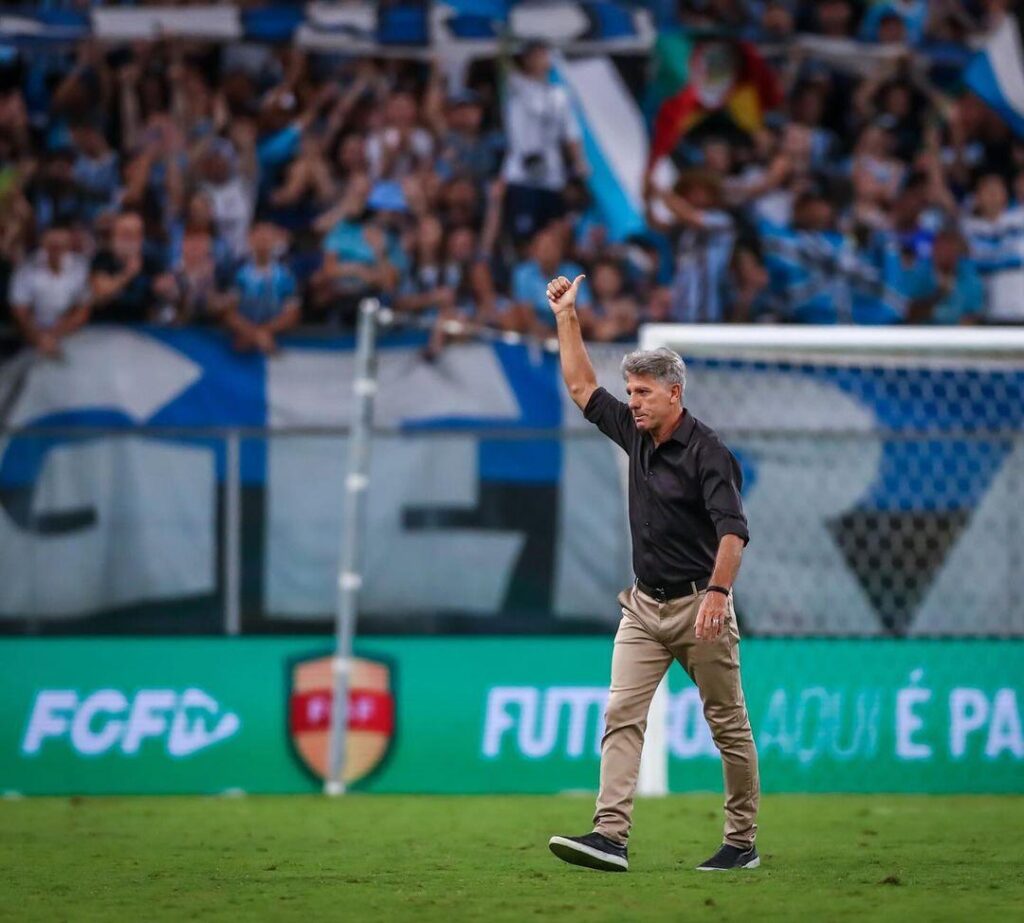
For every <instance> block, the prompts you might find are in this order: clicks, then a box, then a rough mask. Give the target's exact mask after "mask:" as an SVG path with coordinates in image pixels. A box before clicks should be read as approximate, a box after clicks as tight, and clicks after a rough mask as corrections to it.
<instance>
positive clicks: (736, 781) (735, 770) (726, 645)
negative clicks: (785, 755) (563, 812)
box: [594, 586, 760, 848]
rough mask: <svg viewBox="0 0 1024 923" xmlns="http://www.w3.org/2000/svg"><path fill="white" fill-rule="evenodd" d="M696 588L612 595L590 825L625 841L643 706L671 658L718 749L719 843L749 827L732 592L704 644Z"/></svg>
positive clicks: (750, 753) (752, 784)
mask: <svg viewBox="0 0 1024 923" xmlns="http://www.w3.org/2000/svg"><path fill="white" fill-rule="evenodd" d="M704 595H705V594H704V593H703V592H701V593H697V594H695V595H693V596H687V597H683V598H682V599H672V600H669V601H668V602H664V603H660V602H658V601H657V600H656V599H653V598H652V597H650V596H648V595H647V594H646V593H642V592H641V591H640V590H638V589H637V588H636V587H635V586H634V587H631V588H630V589H628V590H624V591H623V592H622V593H620V594H619V604H620V605H621V606H622V621H621V622H620V623H619V630H618V632H617V633H616V635H615V647H614V650H613V652H612V684H611V690H610V693H609V696H608V707H607V710H606V712H605V731H604V737H603V738H602V740H601V789H600V792H599V793H598V797H597V810H596V813H595V814H594V829H595V830H596V831H597V832H598V833H601V834H603V835H604V836H606V837H608V839H610V840H614V841H615V842H616V843H625V842H626V840H627V839H628V837H629V829H630V826H631V824H632V817H633V795H634V793H635V791H636V780H637V774H638V773H639V770H640V751H641V749H642V747H643V741H644V731H645V730H646V728H647V711H648V709H649V707H650V704H651V699H652V698H653V697H654V692H655V690H656V689H657V688H658V684H659V683H660V682H661V679H662V677H663V676H664V675H665V671H666V670H668V668H669V665H670V664H671V663H672V660H673V658H674V659H676V660H678V661H679V662H680V663H681V664H682V666H683V669H684V670H686V672H687V673H688V674H689V675H690V679H692V680H693V681H694V683H695V684H696V686H697V689H698V690H699V692H700V699H701V702H702V703H703V705H704V717H705V718H706V719H707V722H708V726H709V727H710V729H711V734H712V737H713V738H714V741H715V746H716V747H717V748H718V750H719V752H720V753H721V755H722V770H723V775H724V776H725V837H724V842H726V843H729V844H730V845H732V846H739V847H743V848H746V847H748V846H749V845H750V844H751V843H753V842H754V836H755V834H756V832H757V822H756V820H757V805H758V799H759V797H760V782H759V780H758V774H757V750H756V749H755V748H754V737H753V734H751V731H750V719H749V718H748V717H747V705H746V702H745V700H744V698H743V687H742V686H741V685H740V656H739V640H740V636H739V630H738V629H737V627H736V613H735V610H734V609H733V605H732V597H731V596H730V597H729V603H728V610H727V611H728V625H727V626H726V628H725V629H723V631H722V634H721V635H719V637H718V638H717V639H716V640H715V641H712V642H707V641H698V640H697V638H696V635H695V634H694V623H695V622H696V619H697V611H698V609H699V608H700V604H701V602H702V600H703V599H704Z"/></svg>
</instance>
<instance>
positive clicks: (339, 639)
mask: <svg viewBox="0 0 1024 923" xmlns="http://www.w3.org/2000/svg"><path fill="white" fill-rule="evenodd" d="M379 309H380V302H379V301H377V300H376V299H375V298H367V299H365V300H364V301H362V302H361V303H360V305H359V324H358V328H357V331H356V368H355V381H354V382H353V384H352V387H353V391H354V392H355V403H354V409H353V414H352V426H351V429H350V430H349V437H348V438H349V444H348V473H347V475H346V477H345V508H344V510H343V511H342V522H341V549H340V552H339V564H338V592H337V611H336V621H335V650H334V657H333V658H332V660H331V668H332V670H331V672H332V674H333V679H334V683H333V686H334V698H333V702H332V706H331V737H330V760H329V763H328V772H327V779H326V781H325V783H324V791H325V792H326V794H328V795H342V794H344V793H345V754H346V737H347V732H348V691H349V674H350V673H351V669H352V642H353V639H354V638H355V633H356V616H357V609H356V604H357V601H358V595H359V588H360V587H361V586H362V583H363V578H362V574H361V573H360V571H359V551H360V547H359V540H360V538H361V537H362V532H363V515H364V513H365V510H366V488H367V487H368V486H369V460H370V427H371V425H372V423H373V397H374V394H376V391H377V379H376V365H377V363H376V359H377V356H376V335H377V312H378V310H379Z"/></svg>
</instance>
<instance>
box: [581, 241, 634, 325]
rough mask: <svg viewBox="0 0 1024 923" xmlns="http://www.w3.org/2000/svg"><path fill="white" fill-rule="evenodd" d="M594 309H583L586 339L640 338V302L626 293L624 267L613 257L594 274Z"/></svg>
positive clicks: (600, 261)
mask: <svg viewBox="0 0 1024 923" xmlns="http://www.w3.org/2000/svg"><path fill="white" fill-rule="evenodd" d="M591 288H592V289H593V292H594V303H593V307H592V308H590V309H589V310H588V309H584V308H581V309H580V321H581V323H582V324H583V326H584V329H585V332H586V336H588V337H589V338H590V339H593V340H599V341H604V342H621V341H628V340H632V339H635V338H636V331H637V326H638V323H639V317H640V310H639V307H638V306H637V303H636V299H635V298H633V296H632V295H631V294H630V293H629V292H628V291H627V290H626V277H625V274H624V273H623V271H622V267H621V266H620V265H619V264H618V263H617V262H616V261H615V260H614V259H611V258H609V257H604V258H602V259H600V260H598V261H597V262H596V263H595V264H594V267H593V270H592V272H591Z"/></svg>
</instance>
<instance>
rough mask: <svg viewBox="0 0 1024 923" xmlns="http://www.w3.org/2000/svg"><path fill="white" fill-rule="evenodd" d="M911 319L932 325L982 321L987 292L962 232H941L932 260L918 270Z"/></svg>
mask: <svg viewBox="0 0 1024 923" xmlns="http://www.w3.org/2000/svg"><path fill="white" fill-rule="evenodd" d="M910 295H911V298H912V299H913V300H912V302H911V305H910V316H909V320H911V321H914V322H916V323H931V324H971V323H977V321H978V320H979V319H980V318H981V315H982V310H983V308H984V304H985V289H984V287H983V285H982V282H981V277H980V276H979V275H978V270H977V268H976V267H975V265H974V263H973V261H972V260H971V259H970V258H969V257H968V256H967V247H966V245H965V243H964V240H963V237H961V236H960V233H959V232H958V231H956V230H953V229H946V230H943V231H940V232H939V233H938V234H937V235H936V237H935V240H934V242H933V244H932V248H931V255H930V257H928V258H926V259H924V260H921V261H920V263H919V264H918V265H917V267H916V271H915V272H914V277H913V280H912V285H911V292H910Z"/></svg>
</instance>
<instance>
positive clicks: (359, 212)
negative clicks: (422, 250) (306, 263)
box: [310, 177, 408, 326]
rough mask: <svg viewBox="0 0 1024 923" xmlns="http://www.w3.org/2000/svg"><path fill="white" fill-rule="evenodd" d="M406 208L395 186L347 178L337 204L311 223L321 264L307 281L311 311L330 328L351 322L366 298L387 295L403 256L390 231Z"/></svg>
mask: <svg viewBox="0 0 1024 923" xmlns="http://www.w3.org/2000/svg"><path fill="white" fill-rule="evenodd" d="M407 213H408V205H407V203H406V202H405V197H404V195H403V193H402V190H401V188H400V187H399V186H397V185H395V184H394V183H388V184H379V185H378V186H377V187H376V189H375V190H374V193H373V195H371V194H370V180H369V178H368V177H358V178H353V179H352V180H351V181H350V182H349V184H348V185H347V187H346V189H345V192H344V194H343V195H342V198H341V200H340V201H339V203H338V205H337V206H336V207H335V208H333V209H331V210H330V211H328V212H326V213H325V214H323V215H321V216H320V218H318V219H317V226H318V228H319V229H320V230H321V231H322V232H324V234H325V236H324V241H323V254H324V256H323V264H322V265H321V266H320V268H319V269H318V270H317V271H316V272H315V273H314V275H313V277H312V279H311V280H310V288H311V300H312V306H313V308H314V310H315V311H317V313H318V314H320V315H322V316H324V317H325V318H326V319H328V320H329V321H331V322H332V323H335V324H342V325H346V326H349V325H351V324H353V323H354V321H355V317H356V311H357V308H358V304H359V301H360V300H361V299H362V298H364V297H366V296H367V295H392V294H394V292H395V291H396V290H397V288H398V284H399V282H400V280H401V276H402V271H403V270H404V268H405V264H406V257H405V253H404V252H403V249H402V247H401V246H400V244H399V240H398V236H397V234H395V232H394V226H395V224H396V222H397V221H402V220H404V217H405V216H406V214H407Z"/></svg>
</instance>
